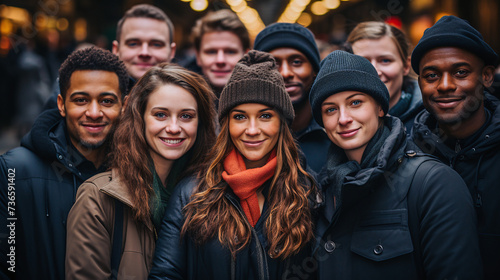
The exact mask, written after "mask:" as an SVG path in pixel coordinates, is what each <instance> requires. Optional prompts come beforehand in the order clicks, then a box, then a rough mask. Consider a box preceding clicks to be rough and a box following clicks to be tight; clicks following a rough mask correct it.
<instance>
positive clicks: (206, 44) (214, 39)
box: [200, 31, 243, 50]
mask: <svg viewBox="0 0 500 280" xmlns="http://www.w3.org/2000/svg"><path fill="white" fill-rule="evenodd" d="M227 47H230V48H237V49H242V50H243V44H242V43H241V40H240V38H239V37H238V36H237V35H236V34H234V33H233V32H231V31H213V32H208V33H205V34H203V36H202V37H201V42H200V48H201V49H207V48H227Z"/></svg>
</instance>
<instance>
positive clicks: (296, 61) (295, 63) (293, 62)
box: [291, 59, 304, 66]
mask: <svg viewBox="0 0 500 280" xmlns="http://www.w3.org/2000/svg"><path fill="white" fill-rule="evenodd" d="M303 63H304V62H303V61H302V60H301V59H294V60H292V62H291V64H292V65H293V66H301V65H302V64H303Z"/></svg>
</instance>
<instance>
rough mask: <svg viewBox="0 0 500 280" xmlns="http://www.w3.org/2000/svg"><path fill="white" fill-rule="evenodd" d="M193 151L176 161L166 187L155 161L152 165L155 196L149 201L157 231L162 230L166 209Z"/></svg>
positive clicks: (152, 219)
mask: <svg viewBox="0 0 500 280" xmlns="http://www.w3.org/2000/svg"><path fill="white" fill-rule="evenodd" d="M191 154H192V152H191V150H190V151H188V152H187V153H186V154H184V155H183V156H182V157H181V158H180V159H178V160H176V161H175V162H174V164H173V166H172V169H171V170H170V172H169V173H168V176H167V182H166V186H165V185H163V182H162V181H161V179H160V177H159V176H158V174H156V168H155V165H154V162H153V160H151V163H150V165H149V166H150V167H149V168H150V170H151V173H153V191H154V194H153V195H151V197H150V199H149V209H150V213H151V221H152V222H153V225H154V227H155V228H156V230H157V231H159V230H160V228H161V222H162V220H163V216H164V215H165V209H166V208H167V205H168V200H169V199H170V196H171V195H172V192H173V190H174V188H175V186H176V185H177V183H178V182H179V181H180V179H182V178H181V175H182V171H184V170H185V168H186V165H187V163H188V161H189V159H190V158H191Z"/></svg>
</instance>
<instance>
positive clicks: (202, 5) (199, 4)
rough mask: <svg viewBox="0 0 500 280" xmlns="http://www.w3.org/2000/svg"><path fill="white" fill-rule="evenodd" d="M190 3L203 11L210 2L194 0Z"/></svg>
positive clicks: (197, 9) (198, 10) (194, 7)
mask: <svg viewBox="0 0 500 280" xmlns="http://www.w3.org/2000/svg"><path fill="white" fill-rule="evenodd" d="M189 5H190V6H191V9H193V10H194V11H197V12H201V11H204V10H205V9H206V8H207V7H208V2H207V0H192V1H191V4H189Z"/></svg>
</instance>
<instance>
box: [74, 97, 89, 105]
mask: <svg viewBox="0 0 500 280" xmlns="http://www.w3.org/2000/svg"><path fill="white" fill-rule="evenodd" d="M73 102H74V103H76V104H77V105H82V104H85V103H87V99H86V98H83V97H76V98H74V99H73Z"/></svg>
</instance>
